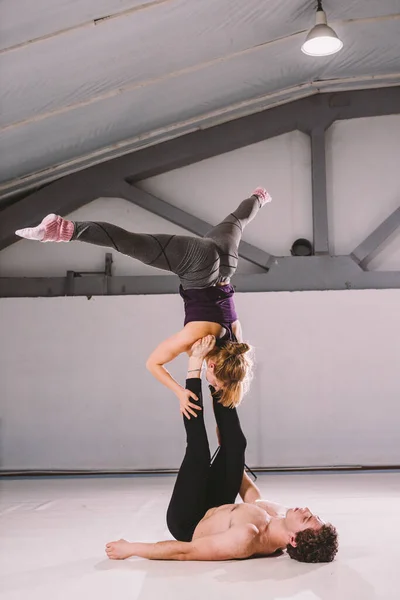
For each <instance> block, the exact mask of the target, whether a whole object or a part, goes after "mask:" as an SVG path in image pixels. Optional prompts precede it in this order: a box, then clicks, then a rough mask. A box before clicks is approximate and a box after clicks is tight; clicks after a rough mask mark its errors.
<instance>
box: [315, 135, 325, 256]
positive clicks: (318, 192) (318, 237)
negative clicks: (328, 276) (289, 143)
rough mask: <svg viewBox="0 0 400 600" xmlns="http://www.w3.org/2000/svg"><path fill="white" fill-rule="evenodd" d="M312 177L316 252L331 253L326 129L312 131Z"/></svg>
mask: <svg viewBox="0 0 400 600" xmlns="http://www.w3.org/2000/svg"><path fill="white" fill-rule="evenodd" d="M311 179H312V214H313V245H314V253H315V254H317V255H320V254H329V229H328V202H327V191H326V161H325V130H324V129H313V130H312V132H311Z"/></svg>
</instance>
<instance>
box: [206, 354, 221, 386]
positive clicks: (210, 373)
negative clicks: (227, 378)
mask: <svg viewBox="0 0 400 600" xmlns="http://www.w3.org/2000/svg"><path fill="white" fill-rule="evenodd" d="M214 368H215V364H214V363H213V362H212V361H207V370H206V379H207V381H208V383H209V384H210V385H212V386H213V388H215V391H216V392H220V391H221V390H222V389H223V387H224V386H223V383H222V382H221V381H219V380H218V379H217V378H216V377H215V375H214Z"/></svg>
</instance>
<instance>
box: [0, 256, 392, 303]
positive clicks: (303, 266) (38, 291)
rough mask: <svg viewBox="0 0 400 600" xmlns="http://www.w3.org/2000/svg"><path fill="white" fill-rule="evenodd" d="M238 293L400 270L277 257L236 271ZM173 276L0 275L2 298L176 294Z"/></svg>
mask: <svg viewBox="0 0 400 600" xmlns="http://www.w3.org/2000/svg"><path fill="white" fill-rule="evenodd" d="M232 283H233V285H234V287H235V289H236V291H237V292H277V291H287V292H294V291H325V290H350V289H354V290H363V289H400V271H388V272H385V271H363V270H362V269H361V268H360V266H359V265H357V264H356V262H354V260H352V258H351V257H349V256H307V257H291V256H289V257H282V258H277V259H276V260H275V261H274V263H273V265H272V266H271V269H270V271H269V272H268V273H261V274H255V275H235V276H234V278H233V280H232ZM178 287H179V280H178V278H177V277H175V276H174V275H166V276H163V275H157V276H115V277H114V276H112V277H109V276H106V275H101V274H99V275H90V276H87V277H85V276H81V277H74V278H73V285H72V284H71V280H70V279H68V277H0V298H17V297H42V296H44V297H53V296H67V295H73V296H89V297H90V296H103V295H117V296H121V295H138V294H176V293H177V291H178Z"/></svg>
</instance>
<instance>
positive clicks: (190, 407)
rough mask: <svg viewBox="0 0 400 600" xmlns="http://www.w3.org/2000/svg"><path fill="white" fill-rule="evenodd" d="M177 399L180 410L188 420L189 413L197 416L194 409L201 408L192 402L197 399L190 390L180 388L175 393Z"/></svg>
mask: <svg viewBox="0 0 400 600" xmlns="http://www.w3.org/2000/svg"><path fill="white" fill-rule="evenodd" d="M176 395H177V396H178V399H179V405H180V411H181V413H182V414H183V415H185V417H186V418H187V419H189V420H190V415H192V416H193V417H197V414H196V412H195V411H196V410H202V408H201V406H199V405H198V404H193V402H192V401H193V400H195V401H196V400H198V398H197V396H196V394H194V393H193V392H191V391H190V390H185V389H184V388H182V389H181V390H180V391H179V392H177V394H176Z"/></svg>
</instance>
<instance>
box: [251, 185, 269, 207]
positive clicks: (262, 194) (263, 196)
mask: <svg viewBox="0 0 400 600" xmlns="http://www.w3.org/2000/svg"><path fill="white" fill-rule="evenodd" d="M252 196H257V198H258V199H259V201H260V204H261V206H264V204H267V202H271V201H272V198H271V196H270V195H269V194H268V192H267V190H266V189H265V188H262V187H258V188H256V189H255V190H254V192H253V193H252Z"/></svg>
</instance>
